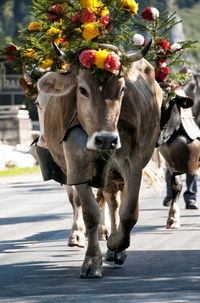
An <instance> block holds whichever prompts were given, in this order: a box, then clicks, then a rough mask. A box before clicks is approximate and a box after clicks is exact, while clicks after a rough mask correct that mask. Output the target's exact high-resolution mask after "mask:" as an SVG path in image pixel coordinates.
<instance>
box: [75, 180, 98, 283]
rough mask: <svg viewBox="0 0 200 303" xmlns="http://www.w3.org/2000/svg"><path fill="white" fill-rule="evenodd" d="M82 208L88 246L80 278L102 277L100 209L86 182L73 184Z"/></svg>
mask: <svg viewBox="0 0 200 303" xmlns="http://www.w3.org/2000/svg"><path fill="white" fill-rule="evenodd" d="M75 187H76V190H77V192H78V195H79V197H80V201H81V204H82V208H83V219H84V222H85V226H86V229H87V233H88V247H87V251H86V255H85V260H84V262H83V265H82V267H81V273H80V278H100V277H102V271H103V268H102V256H101V251H100V247H99V241H98V225H99V223H100V210H99V206H98V203H97V201H96V199H95V197H94V195H93V193H92V190H91V188H90V187H89V186H88V184H80V185H77V186H75Z"/></svg>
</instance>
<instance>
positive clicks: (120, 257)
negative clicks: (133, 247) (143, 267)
mask: <svg viewBox="0 0 200 303" xmlns="http://www.w3.org/2000/svg"><path fill="white" fill-rule="evenodd" d="M126 257H127V254H126V251H125V250H123V251H120V252H118V253H116V255H115V261H114V262H115V264H118V265H122V264H123V263H124V262H125V260H126Z"/></svg>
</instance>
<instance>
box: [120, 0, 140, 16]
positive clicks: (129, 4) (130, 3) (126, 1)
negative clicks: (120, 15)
mask: <svg viewBox="0 0 200 303" xmlns="http://www.w3.org/2000/svg"><path fill="white" fill-rule="evenodd" d="M138 5H139V3H136V2H135V1H134V0H123V2H122V6H121V7H122V8H123V7H125V8H129V9H130V10H131V12H132V14H137V11H138Z"/></svg>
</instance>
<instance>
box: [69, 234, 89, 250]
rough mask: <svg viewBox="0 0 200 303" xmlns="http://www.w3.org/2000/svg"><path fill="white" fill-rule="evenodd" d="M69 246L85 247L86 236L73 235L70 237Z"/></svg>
mask: <svg viewBox="0 0 200 303" xmlns="http://www.w3.org/2000/svg"><path fill="white" fill-rule="evenodd" d="M68 246H70V247H74V246H77V247H80V248H84V247H85V236H79V235H72V236H70V237H69V240H68Z"/></svg>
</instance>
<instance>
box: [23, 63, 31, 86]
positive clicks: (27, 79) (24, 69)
mask: <svg viewBox="0 0 200 303" xmlns="http://www.w3.org/2000/svg"><path fill="white" fill-rule="evenodd" d="M22 70H23V75H24V79H25V81H26V82H31V83H32V79H31V77H30V75H29V74H28V72H27V69H26V65H25V64H23V68H22Z"/></svg>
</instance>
